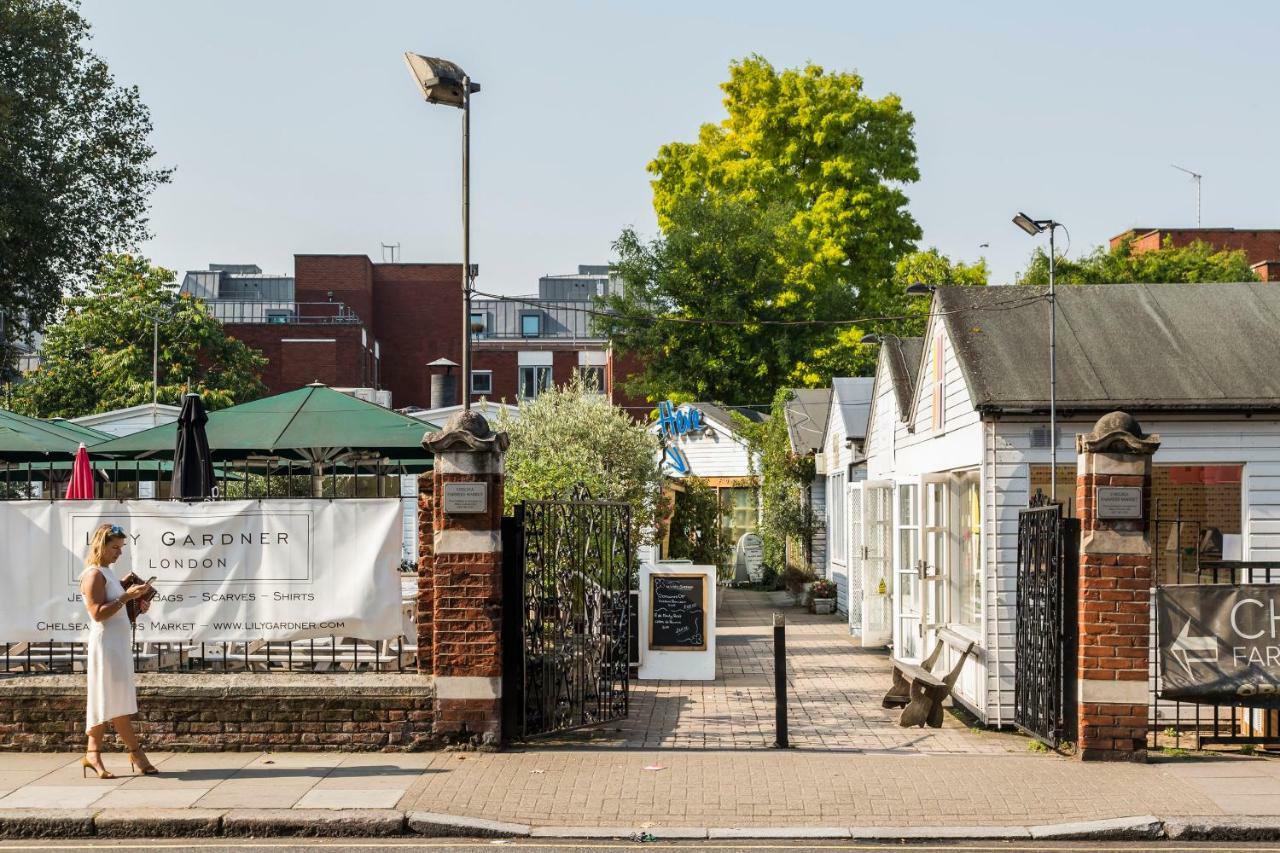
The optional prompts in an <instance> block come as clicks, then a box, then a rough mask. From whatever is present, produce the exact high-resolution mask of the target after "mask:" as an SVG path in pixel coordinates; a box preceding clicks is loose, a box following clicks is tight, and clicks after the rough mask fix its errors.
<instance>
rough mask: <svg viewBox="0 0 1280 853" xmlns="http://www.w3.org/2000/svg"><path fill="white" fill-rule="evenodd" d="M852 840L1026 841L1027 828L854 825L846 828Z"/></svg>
mask: <svg viewBox="0 0 1280 853" xmlns="http://www.w3.org/2000/svg"><path fill="white" fill-rule="evenodd" d="M849 834H850V836H851V837H852V838H853V839H854V840H855V841H888V840H892V839H896V838H902V839H909V840H911V841H932V840H935V839H937V840H943V839H952V840H957V839H958V840H964V839H969V840H975V841H976V840H993V839H994V840H1004V839H1027V838H1030V837H1031V828H1030V827H1027V826H854V827H850V829H849Z"/></svg>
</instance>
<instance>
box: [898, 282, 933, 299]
mask: <svg viewBox="0 0 1280 853" xmlns="http://www.w3.org/2000/svg"><path fill="white" fill-rule="evenodd" d="M937 289H938V286H937V285H936V284H921V283H920V282H918V281H916V282H912V283H911V284H908V285H907V289H906V291H905V292H906V294H907V296H928V295H930V294H931V293H933V292H934V291H935V290H937Z"/></svg>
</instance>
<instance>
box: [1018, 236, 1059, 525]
mask: <svg viewBox="0 0 1280 853" xmlns="http://www.w3.org/2000/svg"><path fill="white" fill-rule="evenodd" d="M1013 224H1014V225H1017V226H1018V227H1019V228H1021V229H1022V230H1023V231H1026V232H1027V233H1028V234H1030V235H1031V236H1032V237H1036V236H1039V235H1040V234H1043V233H1044V232H1045V231H1048V232H1049V500H1051V501H1053V502H1055V503H1056V502H1057V500H1058V352H1057V326H1058V307H1057V303H1056V301H1055V294H1054V290H1053V262H1054V257H1053V256H1054V250H1053V232H1054V231H1055V230H1056V229H1058V228H1061V227H1062V223H1061V222H1054V221H1053V220H1052V219H1032V218H1031V217H1030V216H1027V215H1026V214H1025V213H1022V212H1021V211H1019V213H1018V215H1017V216H1015V217H1013Z"/></svg>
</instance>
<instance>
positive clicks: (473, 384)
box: [471, 370, 493, 394]
mask: <svg viewBox="0 0 1280 853" xmlns="http://www.w3.org/2000/svg"><path fill="white" fill-rule="evenodd" d="M481 376H483V377H485V379H486V380H487V383H486V384H487V385H488V387H486V388H477V387H476V380H477V379H478V378H480V377H481ZM471 393H472V394H492V393H493V371H492V370H473V371H471Z"/></svg>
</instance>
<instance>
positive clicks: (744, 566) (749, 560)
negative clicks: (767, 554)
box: [733, 533, 764, 583]
mask: <svg viewBox="0 0 1280 853" xmlns="http://www.w3.org/2000/svg"><path fill="white" fill-rule="evenodd" d="M733 563H734V572H733V579H734V580H735V581H738V582H739V583H743V582H748V581H749V582H751V583H760V581H762V580H763V579H764V542H763V541H761V539H760V537H759V536H757V535H756V534H754V533H744V534H742V536H741V537H740V538H739V539H738V544H737V545H735V546H734V549H733Z"/></svg>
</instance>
